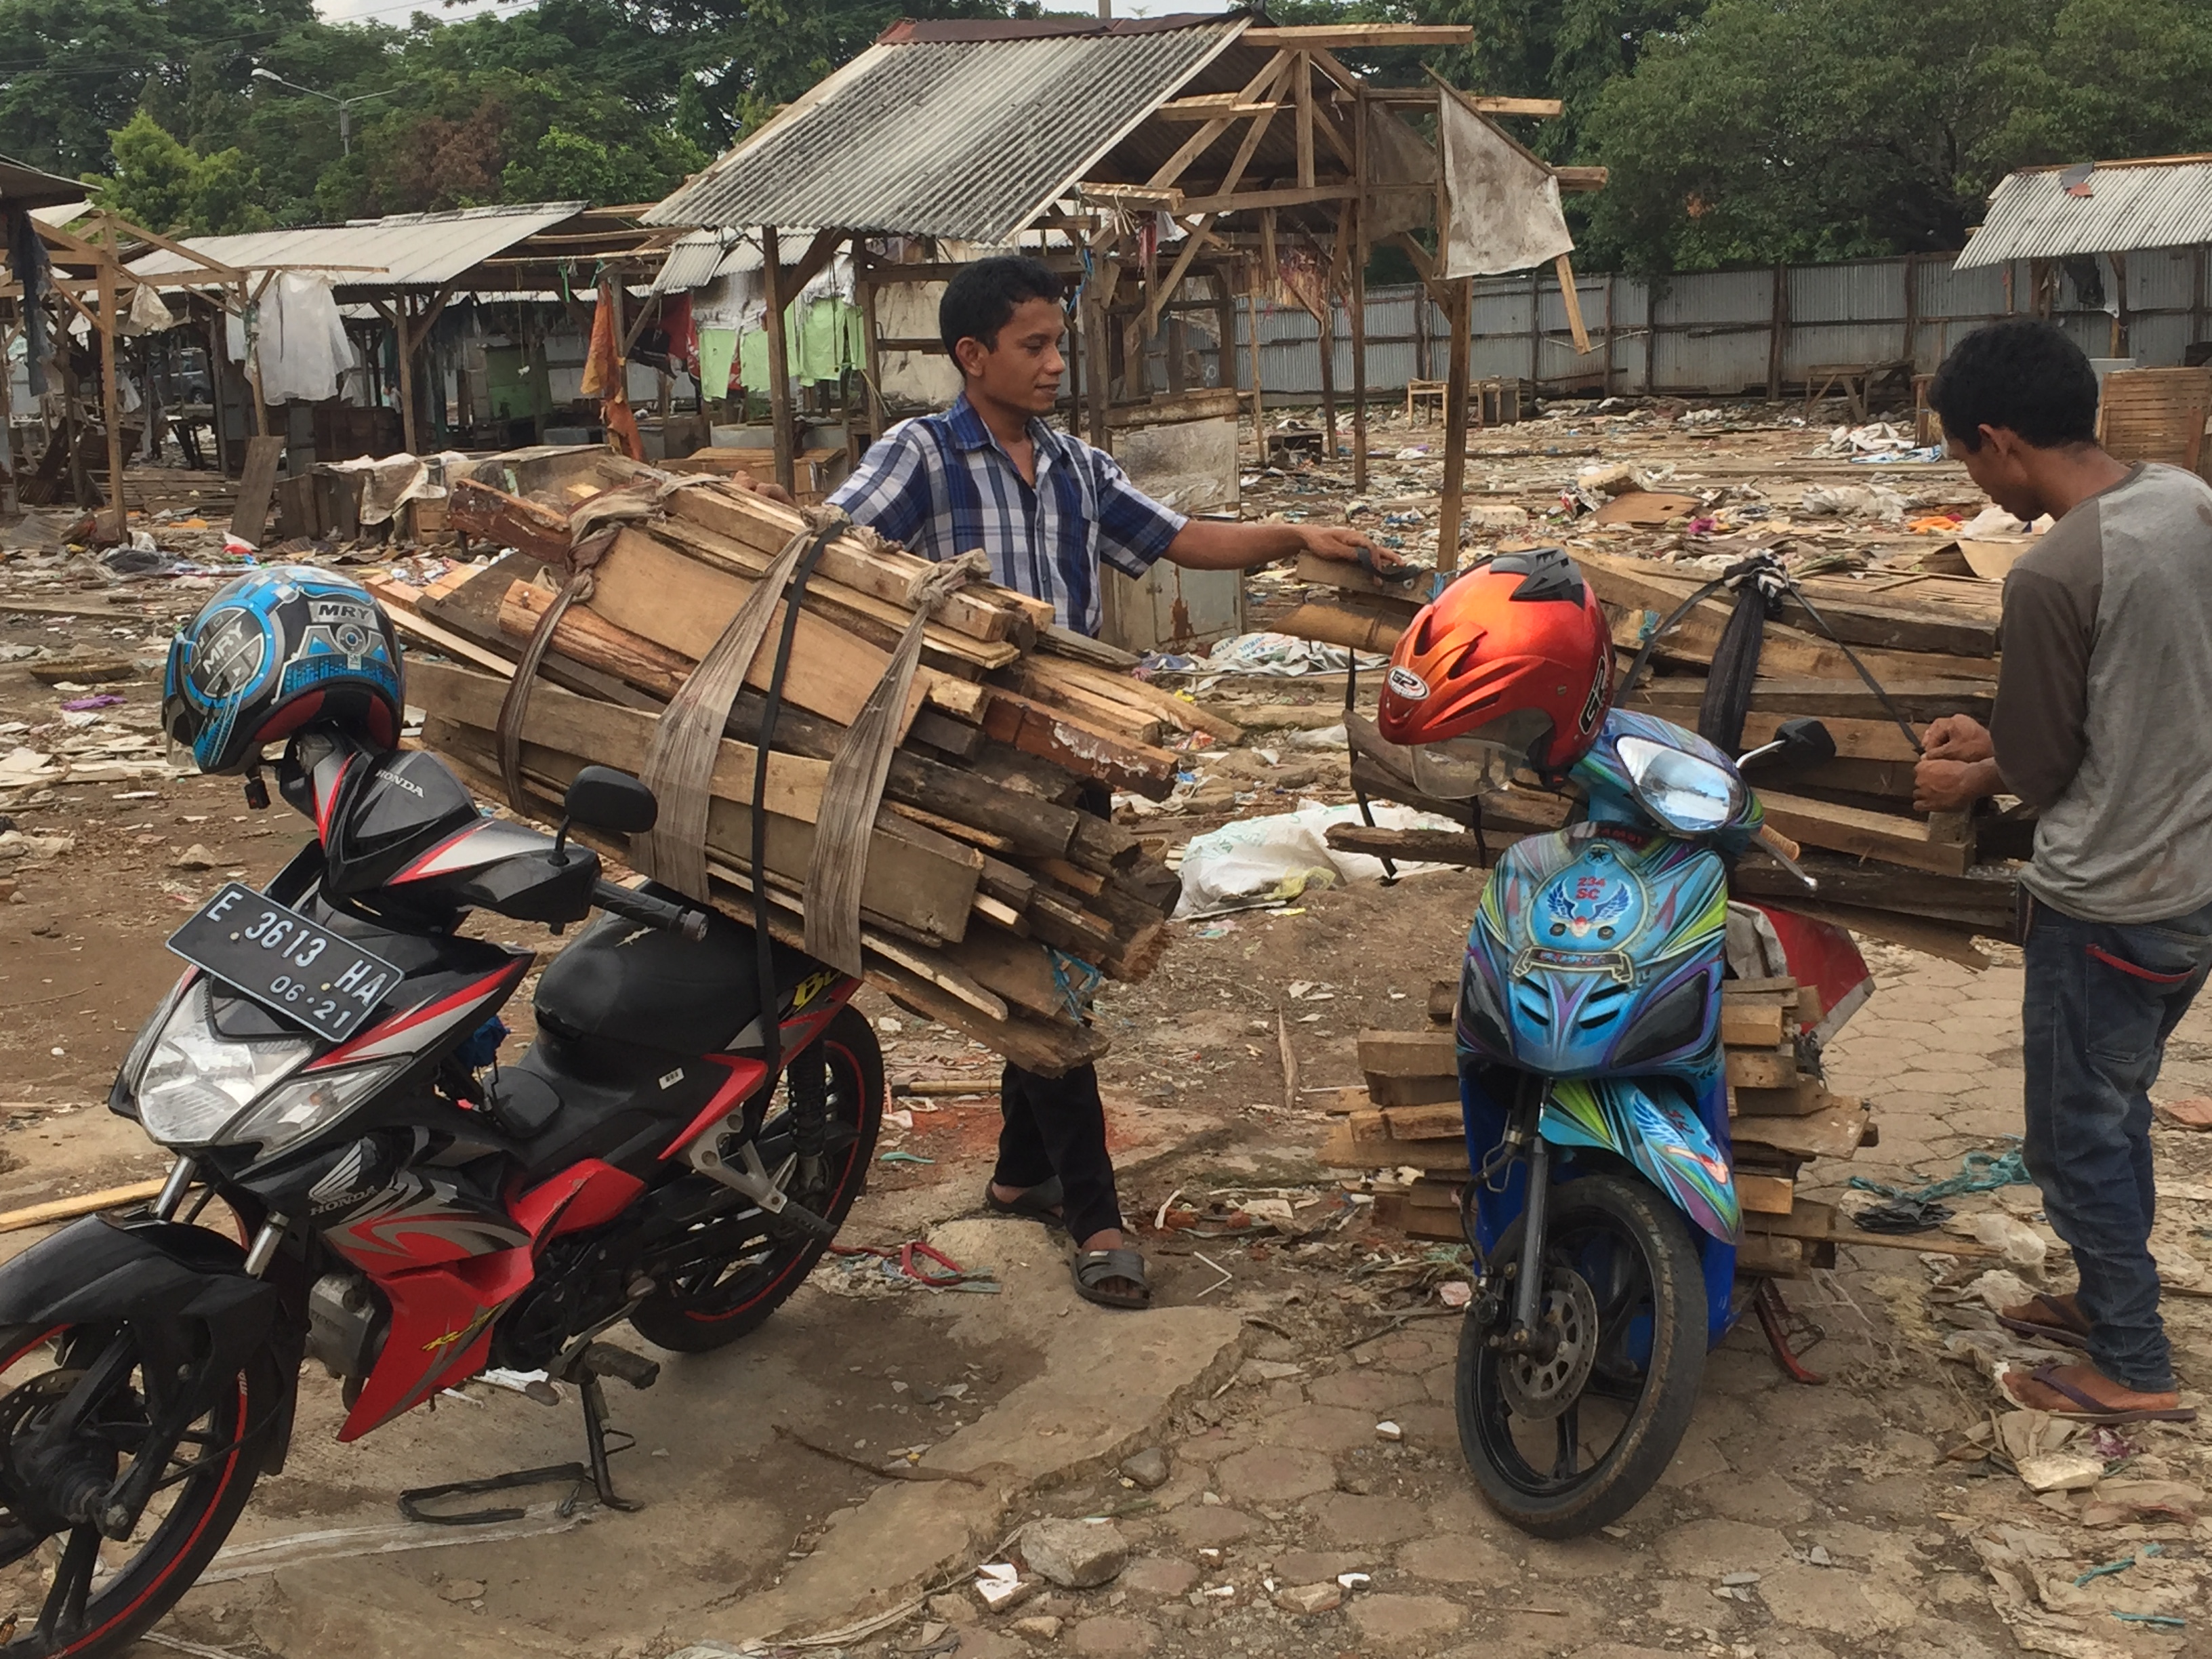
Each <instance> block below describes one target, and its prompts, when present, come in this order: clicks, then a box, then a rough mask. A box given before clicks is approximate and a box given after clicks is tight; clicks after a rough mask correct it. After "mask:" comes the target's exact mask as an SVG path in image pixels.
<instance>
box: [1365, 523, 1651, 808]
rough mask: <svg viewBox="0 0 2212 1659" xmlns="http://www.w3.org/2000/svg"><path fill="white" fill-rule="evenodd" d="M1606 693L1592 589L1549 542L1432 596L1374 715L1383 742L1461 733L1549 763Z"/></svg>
mask: <svg viewBox="0 0 2212 1659" xmlns="http://www.w3.org/2000/svg"><path fill="white" fill-rule="evenodd" d="M1612 695H1613V641H1612V636H1611V632H1610V630H1609V629H1607V625H1606V620H1605V613H1604V611H1602V610H1601V609H1600V607H1599V605H1598V602H1597V596H1596V595H1595V594H1594V593H1593V592H1590V589H1589V584H1588V583H1587V582H1585V581H1584V580H1583V576H1582V572H1581V571H1579V570H1577V569H1576V568H1575V566H1574V563H1573V562H1572V561H1571V560H1570V559H1569V558H1568V557H1567V556H1566V555H1565V553H1563V552H1561V551H1560V550H1559V549H1558V548H1555V547H1544V548H1538V549H1535V550H1533V551H1528V552H1518V553H1500V554H1498V556H1495V557H1494V558H1492V559H1491V560H1489V561H1488V562H1486V563H1483V564H1480V565H1477V566H1476V567H1474V568H1473V569H1472V570H1470V571H1468V574H1465V575H1464V576H1462V577H1461V578H1460V579H1459V580H1457V581H1455V582H1454V583H1452V585H1451V586H1449V587H1447V588H1446V589H1444V591H1443V592H1442V593H1440V594H1439V595H1437V598H1436V599H1435V600H1434V601H1432V602H1431V604H1430V605H1427V606H1426V607H1425V608H1424V609H1423V610H1422V611H1421V612H1420V614H1419V615H1418V616H1416V617H1414V618H1413V623H1412V625H1411V626H1410V627H1408V628H1407V629H1406V631H1405V633H1404V634H1403V635H1401V636H1400V638H1399V641H1398V644H1397V647H1396V648H1395V650H1393V651H1392V652H1391V653H1390V668H1389V673H1388V674H1387V675H1385V677H1384V678H1383V696H1382V706H1381V708H1380V710H1379V714H1378V718H1377V720H1376V725H1377V726H1380V728H1381V729H1382V732H1383V736H1384V737H1386V738H1389V740H1390V741H1391V742H1393V743H1398V744H1439V743H1446V742H1449V741H1451V740H1452V739H1454V738H1472V739H1474V740H1476V741H1479V742H1481V743H1485V744H1494V745H1496V746H1497V747H1498V748H1500V749H1503V750H1507V751H1508V752H1510V753H1511V754H1513V755H1515V756H1518V757H1525V758H1526V759H1527V762H1528V764H1529V765H1530V766H1531V767H1532V768H1534V769H1535V770H1536V771H1538V772H1540V773H1545V774H1557V773H1560V772H1564V771H1565V770H1566V769H1567V768H1568V767H1570V766H1571V765H1573V764H1574V763H1575V762H1576V761H1577V760H1579V759H1580V758H1581V757H1582V756H1583V752H1584V751H1585V750H1588V749H1589V745H1590V744H1591V742H1592V740H1593V739H1594V738H1595V735H1596V732H1597V728H1598V722H1599V721H1600V720H1602V719H1603V718H1604V716H1605V711H1606V707H1607V703H1608V702H1611V700H1612Z"/></svg>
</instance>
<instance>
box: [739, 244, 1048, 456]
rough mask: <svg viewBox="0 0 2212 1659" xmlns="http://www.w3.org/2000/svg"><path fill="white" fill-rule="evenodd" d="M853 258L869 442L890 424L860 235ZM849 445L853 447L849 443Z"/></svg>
mask: <svg viewBox="0 0 2212 1659" xmlns="http://www.w3.org/2000/svg"><path fill="white" fill-rule="evenodd" d="M852 259H853V274H854V277H855V279H856V284H855V288H854V294H853V298H854V301H857V302H858V303H859V305H860V362H861V366H862V370H863V372H864V373H865V374H866V376H867V384H866V386H865V387H864V388H863V392H864V394H865V397H866V414H867V428H868V441H869V442H870V443H873V442H874V441H876V440H877V439H878V438H880V437H882V436H883V435H884V426H885V425H886V423H887V422H886V420H885V410H884V353H883V348H882V346H881V345H880V344H879V343H878V341H877V336H876V285H875V283H873V282H872V280H870V277H869V275H868V273H869V271H870V270H871V269H872V266H871V264H870V263H869V260H868V256H867V251H866V248H864V247H863V246H861V240H860V238H859V237H858V236H855V237H854V239H853V250H852ZM728 392H729V388H728V387H727V386H721V387H718V388H717V389H716V392H715V395H716V396H717V397H726V396H727V395H728ZM1068 429H1069V430H1070V431H1071V432H1072V431H1073V430H1074V428H1073V427H1072V426H1071V427H1070V428H1068ZM847 447H848V448H849V447H850V446H849V445H848V446H847Z"/></svg>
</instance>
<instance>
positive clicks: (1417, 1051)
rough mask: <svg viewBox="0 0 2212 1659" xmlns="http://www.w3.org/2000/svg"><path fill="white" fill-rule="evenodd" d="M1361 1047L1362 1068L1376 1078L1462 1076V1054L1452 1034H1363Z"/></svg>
mask: <svg viewBox="0 0 2212 1659" xmlns="http://www.w3.org/2000/svg"><path fill="white" fill-rule="evenodd" d="M1358 1054H1359V1069H1360V1070H1361V1071H1363V1072H1366V1073H1370V1074H1372V1075H1375V1076H1378V1077H1450V1078H1456V1077H1457V1076H1458V1075H1459V1053H1458V1050H1457V1049H1456V1048H1454V1047H1453V1044H1452V1036H1451V1033H1450V1032H1449V1031H1437V1030H1419V1031H1362V1032H1361V1033H1360V1034H1359V1036H1358Z"/></svg>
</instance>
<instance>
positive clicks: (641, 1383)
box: [569, 1342, 660, 1513]
mask: <svg viewBox="0 0 2212 1659" xmlns="http://www.w3.org/2000/svg"><path fill="white" fill-rule="evenodd" d="M602 1375H607V1376H619V1377H620V1378H622V1380H623V1382H625V1383H629V1385H630V1387H631V1388H633V1389H649V1388H651V1387H652V1386H653V1384H654V1383H657V1382H659V1380H660V1367H659V1364H656V1363H655V1362H654V1361H653V1360H650V1359H647V1358H646V1357H645V1356H644V1355H642V1354H637V1353H632V1352H630V1351H629V1349H627V1348H619V1347H617V1346H614V1344H612V1343H611V1342H594V1343H592V1345H591V1346H589V1347H588V1348H586V1349H585V1350H584V1352H582V1353H581V1354H580V1355H579V1356H578V1358H577V1360H576V1363H575V1365H574V1368H573V1369H572V1370H570V1372H569V1378H570V1380H571V1381H572V1382H574V1383H575V1384H576V1391H577V1393H578V1394H579V1395H581V1396H582V1398H583V1402H584V1448H585V1455H586V1457H587V1458H588V1459H589V1460H590V1465H589V1467H590V1470H591V1476H592V1486H593V1487H594V1488H595V1489H596V1490H597V1492H598V1493H599V1502H600V1503H602V1504H605V1505H606V1506H607V1507H608V1508H609V1509H611V1510H622V1511H623V1512H624V1513H630V1512H633V1511H635V1510H641V1509H643V1508H644V1507H645V1505H644V1504H641V1503H640V1502H639V1501H638V1500H637V1499H636V1498H623V1497H621V1496H618V1495H617V1493H616V1492H615V1486H614V1474H613V1472H612V1471H611V1469H610V1468H608V1467H607V1458H608V1456H609V1455H610V1453H611V1452H618V1451H628V1450H629V1449H630V1448H631V1447H632V1446H635V1444H637V1437H636V1436H635V1435H633V1434H629V1433H627V1432H625V1431H623V1430H621V1429H617V1430H615V1431H614V1432H615V1433H617V1434H619V1435H621V1436H622V1437H623V1443H622V1444H621V1445H619V1446H614V1447H610V1446H609V1445H608V1444H607V1432H608V1428H607V1395H606V1390H605V1389H604V1388H602V1387H601V1386H600V1385H599V1378H600V1376H602Z"/></svg>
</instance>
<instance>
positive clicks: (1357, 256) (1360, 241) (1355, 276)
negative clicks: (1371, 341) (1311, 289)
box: [1346, 206, 1367, 489]
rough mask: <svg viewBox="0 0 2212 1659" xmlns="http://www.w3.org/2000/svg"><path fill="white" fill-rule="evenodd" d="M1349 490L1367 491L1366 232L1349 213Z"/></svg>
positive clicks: (1355, 208) (1354, 215) (1354, 211)
mask: <svg viewBox="0 0 2212 1659" xmlns="http://www.w3.org/2000/svg"><path fill="white" fill-rule="evenodd" d="M1350 217H1351V219H1352V297H1351V299H1350V300H1348V301H1346V310H1348V311H1349V312H1350V313H1352V488H1353V489H1366V488H1367V233H1366V231H1365V230H1364V228H1362V226H1361V222H1360V220H1361V216H1360V214H1359V211H1358V208H1357V206H1355V207H1354V208H1353V210H1352V214H1351V215H1350Z"/></svg>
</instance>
